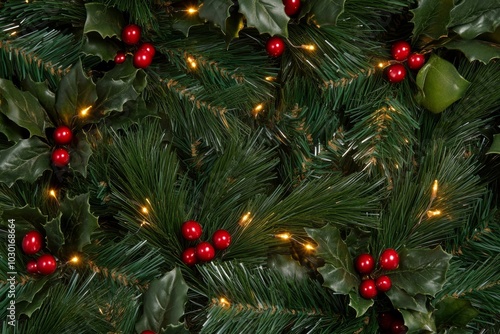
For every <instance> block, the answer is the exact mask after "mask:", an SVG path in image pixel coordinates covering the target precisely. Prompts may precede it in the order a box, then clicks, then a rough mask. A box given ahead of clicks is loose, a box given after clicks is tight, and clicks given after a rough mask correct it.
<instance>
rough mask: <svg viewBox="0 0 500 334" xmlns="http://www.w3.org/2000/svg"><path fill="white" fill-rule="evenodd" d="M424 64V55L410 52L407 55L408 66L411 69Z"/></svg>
mask: <svg viewBox="0 0 500 334" xmlns="http://www.w3.org/2000/svg"><path fill="white" fill-rule="evenodd" d="M424 64H425V56H424V55H422V54H420V53H412V54H411V55H410V56H409V57H408V67H409V68H410V69H412V70H419V69H420V68H422V66H424Z"/></svg>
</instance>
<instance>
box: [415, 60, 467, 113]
mask: <svg viewBox="0 0 500 334" xmlns="http://www.w3.org/2000/svg"><path fill="white" fill-rule="evenodd" d="M416 82H417V86H418V88H419V93H418V95H417V100H418V101H419V103H420V104H421V105H422V106H423V107H425V108H426V109H428V110H429V111H431V112H433V113H440V112H443V111H444V110H445V109H446V108H448V107H449V106H450V105H451V104H453V103H454V102H456V101H458V100H459V99H460V98H462V96H464V94H465V92H466V91H467V88H469V85H470V82H469V81H467V80H465V79H464V78H463V77H462V76H461V75H460V73H458V71H457V69H456V68H455V67H454V66H453V64H451V63H450V62H448V61H446V60H444V59H442V58H440V57H438V56H436V55H435V54H433V55H431V57H430V59H429V61H427V63H426V64H425V65H424V66H423V67H422V68H421V69H420V71H419V72H418V74H417V80H416Z"/></svg>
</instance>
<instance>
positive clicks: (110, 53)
mask: <svg viewBox="0 0 500 334" xmlns="http://www.w3.org/2000/svg"><path fill="white" fill-rule="evenodd" d="M118 50H120V47H119V46H118V45H117V44H116V43H115V42H114V41H113V40H112V39H110V38H102V37H101V36H99V35H98V34H97V33H92V32H91V33H88V34H87V35H85V36H84V37H83V46H82V52H83V53H85V54H87V55H92V56H98V57H99V58H101V59H102V60H105V61H109V60H113V59H114V58H115V56H116V52H117V51H118Z"/></svg>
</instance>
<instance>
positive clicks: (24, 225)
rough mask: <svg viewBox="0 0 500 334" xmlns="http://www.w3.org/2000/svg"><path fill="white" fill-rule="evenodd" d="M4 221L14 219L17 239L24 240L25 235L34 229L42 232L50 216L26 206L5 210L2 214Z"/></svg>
mask: <svg viewBox="0 0 500 334" xmlns="http://www.w3.org/2000/svg"><path fill="white" fill-rule="evenodd" d="M2 219H3V220H4V221H7V220H8V219H14V220H15V221H16V239H18V241H20V240H22V238H23V237H24V235H25V234H26V233H27V232H28V231H31V230H33V229H37V230H41V228H42V226H43V225H44V224H45V223H46V222H47V219H48V216H46V215H44V214H43V213H42V212H41V211H40V209H39V208H34V207H30V206H28V205H25V206H23V207H21V208H19V207H18V208H11V209H5V210H4V211H3V212H2Z"/></svg>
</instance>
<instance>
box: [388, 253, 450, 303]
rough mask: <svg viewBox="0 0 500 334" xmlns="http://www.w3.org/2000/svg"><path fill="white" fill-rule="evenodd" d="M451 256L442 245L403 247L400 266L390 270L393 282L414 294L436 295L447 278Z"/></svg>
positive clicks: (394, 284)
mask: <svg viewBox="0 0 500 334" xmlns="http://www.w3.org/2000/svg"><path fill="white" fill-rule="evenodd" d="M451 257H452V256H451V255H450V254H448V253H446V252H445V251H443V249H442V248H441V246H438V247H436V248H434V249H403V250H402V251H401V252H400V254H399V259H400V260H399V268H398V269H396V270H394V271H391V272H390V275H391V280H392V284H393V286H396V287H398V288H400V289H403V290H405V291H406V292H408V294H410V295H412V296H415V295H418V294H423V295H430V296H435V295H436V293H438V292H439V291H440V290H441V289H442V287H443V284H444V282H445V280H446V272H447V271H448V267H449V262H450V259H451Z"/></svg>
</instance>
